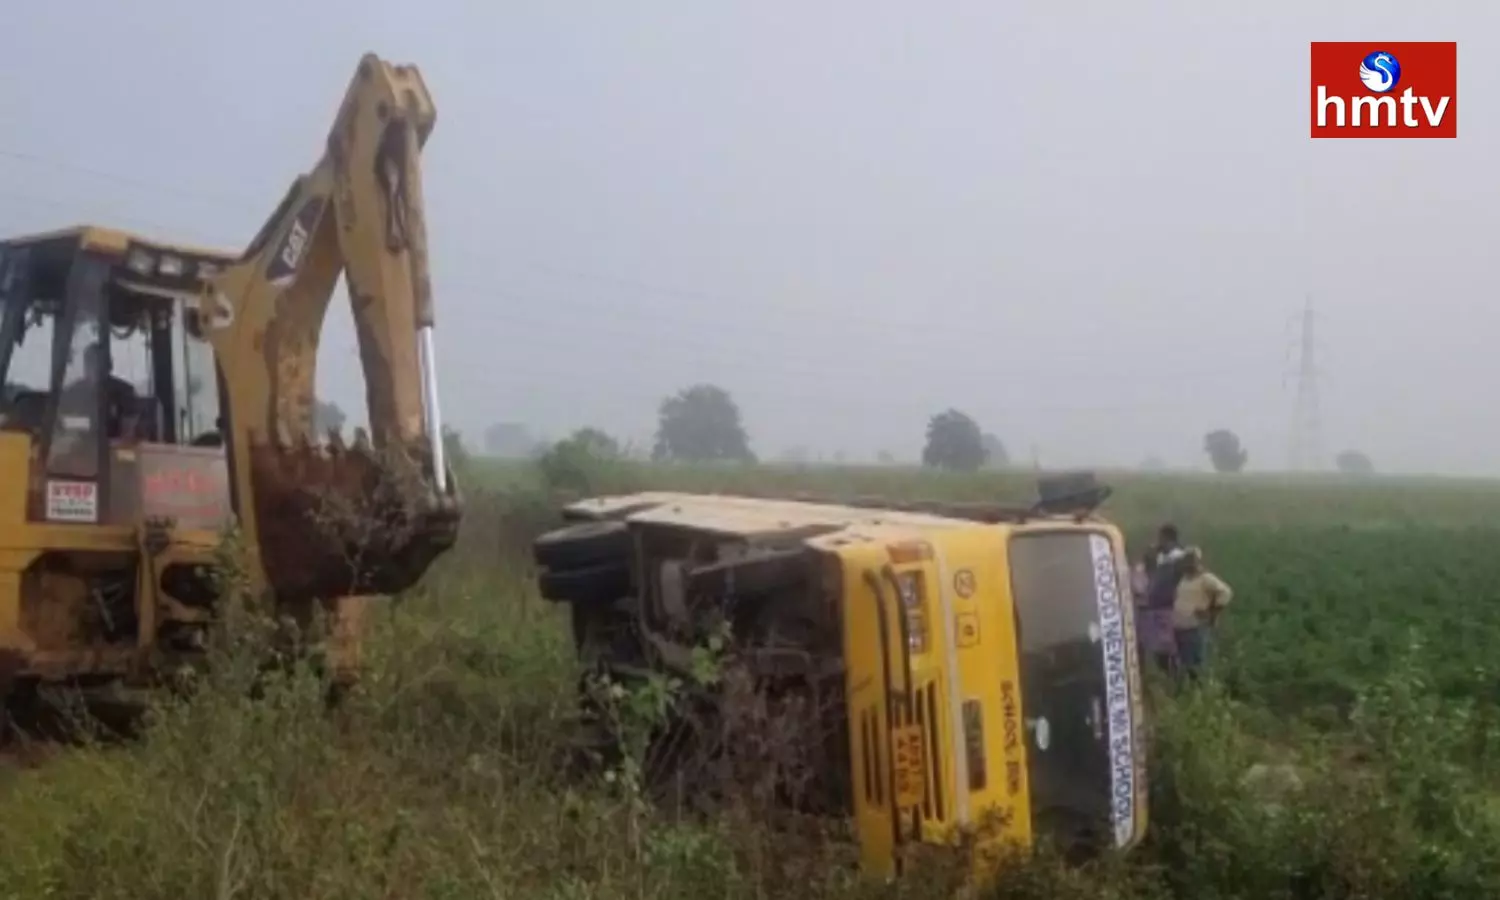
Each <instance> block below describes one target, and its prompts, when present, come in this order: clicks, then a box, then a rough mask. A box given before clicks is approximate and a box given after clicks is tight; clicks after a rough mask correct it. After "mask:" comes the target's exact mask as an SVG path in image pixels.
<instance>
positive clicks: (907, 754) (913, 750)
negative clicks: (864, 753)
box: [894, 725, 927, 809]
mask: <svg viewBox="0 0 1500 900" xmlns="http://www.w3.org/2000/svg"><path fill="white" fill-rule="evenodd" d="M894 738H895V740H894V743H895V745H896V751H895V762H896V806H898V807H900V808H903V809H905V808H908V807H912V806H916V805H918V804H919V803H921V802H922V797H923V795H924V794H925V793H926V790H925V789H926V785H927V777H926V776H927V771H926V768H927V767H926V766H925V765H923V759H922V755H923V754H922V731H921V729H920V728H918V727H917V726H916V725H900V726H897V727H896V733H895V735H894Z"/></svg>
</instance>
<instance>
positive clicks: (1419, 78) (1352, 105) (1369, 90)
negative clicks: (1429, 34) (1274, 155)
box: [1309, 41, 1458, 138]
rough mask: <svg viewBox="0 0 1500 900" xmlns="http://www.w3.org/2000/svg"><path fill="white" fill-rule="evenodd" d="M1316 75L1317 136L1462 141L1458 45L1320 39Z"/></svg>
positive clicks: (1313, 94)
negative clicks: (1460, 132)
mask: <svg viewBox="0 0 1500 900" xmlns="http://www.w3.org/2000/svg"><path fill="white" fill-rule="evenodd" d="M1382 54H1383V56H1382ZM1367 61H1369V63H1370V64H1369V65H1367ZM1311 74H1312V81H1311V85H1310V86H1309V87H1310V97H1311V102H1310V107H1311V108H1310V110H1309V111H1310V114H1311V115H1310V118H1311V125H1312V136H1313V137H1315V138H1456V137H1458V43H1457V42H1456V41H1398V42H1393V43H1388V44H1379V43H1351V42H1346V41H1337V42H1329V41H1313V42H1312V67H1311ZM1393 75H1394V76H1396V77H1394V78H1392V76H1393Z"/></svg>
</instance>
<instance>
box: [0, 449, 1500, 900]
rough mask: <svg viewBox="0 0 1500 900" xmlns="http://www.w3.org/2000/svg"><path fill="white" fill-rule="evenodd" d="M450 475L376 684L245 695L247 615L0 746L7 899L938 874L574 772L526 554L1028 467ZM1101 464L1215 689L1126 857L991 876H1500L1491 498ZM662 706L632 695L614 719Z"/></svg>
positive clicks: (1110, 886)
mask: <svg viewBox="0 0 1500 900" xmlns="http://www.w3.org/2000/svg"><path fill="white" fill-rule="evenodd" d="M468 469H469V471H468V472H467V473H466V478H465V484H466V490H467V494H468V496H467V502H468V514H467V519H466V521H465V525H464V532H463V535H462V539H461V546H460V547H459V549H458V550H457V551H455V552H454V553H452V554H450V556H449V557H448V558H446V559H445V560H443V562H442V564H441V566H440V568H439V569H438V570H437V571H435V572H433V573H432V575H431V576H430V577H429V579H428V580H427V582H426V583H425V585H424V586H423V587H422V588H421V589H419V590H416V591H413V592H412V593H411V594H409V595H407V596H402V597H399V598H396V599H394V600H391V601H387V602H383V603H382V604H381V605H380V606H379V607H378V608H377V611H376V613H375V614H374V616H373V619H372V621H371V622H370V623H369V624H370V628H371V633H372V641H371V645H370V647H369V650H368V658H367V663H368V666H369V672H368V675H367V678H366V680H365V682H364V683H363V684H362V685H361V687H360V688H359V689H358V690H357V691H355V692H354V693H353V694H352V695H351V696H349V697H348V698H347V699H346V700H345V702H344V704H343V705H342V706H340V707H339V708H338V709H337V710H336V711H335V712H333V713H330V712H328V711H327V710H326V709H325V705H324V686H323V685H322V684H321V683H320V682H319V680H318V677H317V676H316V675H315V674H314V673H313V672H311V671H304V670H296V671H292V672H290V673H288V674H286V675H284V676H280V677H278V678H276V679H274V680H272V681H271V682H269V683H266V684H264V685H263V686H262V688H261V689H260V690H259V692H258V694H259V695H258V696H256V697H254V698H253V699H252V698H251V697H250V696H249V694H250V693H251V692H250V690H249V686H250V684H251V682H252V680H254V676H253V671H252V666H250V665H249V663H248V661H249V660H250V659H251V657H252V655H253V653H252V651H254V650H255V645H256V641H257V637H256V635H257V634H258V631H257V629H256V628H255V627H254V624H255V621H256V620H255V619H254V616H253V611H252V610H238V611H236V612H235V613H234V614H233V615H231V616H229V617H228V619H229V624H230V625H232V626H233V627H230V628H226V629H225V630H224V632H223V634H221V635H220V643H219V645H218V646H216V647H215V649H214V654H215V659H216V661H217V662H218V665H217V666H216V668H215V669H214V671H213V672H212V673H211V674H210V675H209V676H207V677H206V678H205V679H204V681H203V683H202V684H201V685H200V686H199V689H198V690H196V691H195V692H193V693H192V694H191V695H187V696H184V697H181V698H176V699H167V698H162V699H161V700H160V701H159V702H158V703H157V704H156V705H155V707H154V708H153V710H152V712H151V715H150V717H149V720H148V722H147V724H146V726H145V728H144V732H143V734H142V735H141V736H140V737H139V738H138V739H137V740H134V741H129V742H126V743H124V744H119V743H95V742H90V741H85V742H84V743H83V744H82V745H80V746H76V747H70V748H68V749H65V750H58V749H56V748H55V747H53V748H51V749H50V750H49V751H48V752H47V753H46V754H45V761H44V762H41V763H40V764H35V765H28V764H25V759H26V757H27V755H28V748H27V747H24V746H23V747H22V748H19V749H18V750H17V752H16V754H15V755H14V756H13V757H12V758H11V759H10V761H9V762H6V763H0V898H17V900H20V898H27V900H30V898H43V897H48V898H78V900H83V898H89V900H115V898H119V900H126V898H129V900H151V898H163V900H165V898H182V897H193V898H197V897H204V898H223V900H228V898H233V897H239V898H297V900H322V898H330V900H331V898H453V900H458V898H475V897H505V898H538V900H550V898H556V900H584V898H662V900H665V898H682V900H700V898H709V897H732V898H741V897H743V898H766V897H807V898H820V897H826V898H834V897H897V896H904V897H938V896H947V895H949V891H950V888H951V883H950V881H949V876H950V875H951V873H950V872H946V871H945V870H944V869H943V868H942V867H941V865H938V866H937V868H936V871H934V873H933V874H931V875H929V876H925V877H922V878H920V879H912V880H910V881H908V882H905V883H901V884H896V885H870V884H864V883H862V882H861V881H860V880H859V878H858V877H857V876H856V875H855V874H854V872H853V870H852V864H851V860H850V856H851V854H850V848H849V845H848V841H847V835H845V834H843V833H842V831H841V826H840V825H839V824H838V823H809V822H800V821H795V820H792V819H789V818H787V817H784V816H779V815H777V814H776V813H775V812H774V811H773V809H772V808H770V807H768V806H766V805H764V804H762V803H759V802H758V801H757V800H756V798H755V797H754V796H752V795H736V794H730V795H729V796H728V799H726V800H725V801H724V802H723V803H721V804H719V805H718V806H717V807H716V808H715V809H714V811H713V812H712V813H711V814H708V815H704V814H701V813H698V812H696V811H689V809H688V807H687V806H685V805H681V804H668V805H663V804H653V803H648V802H646V801H645V799H644V798H643V797H642V796H641V794H640V793H639V791H637V790H635V786H636V780H635V779H634V778H633V777H632V770H631V769H630V767H629V766H628V765H626V766H615V767H611V768H609V769H608V770H606V771H604V772H602V773H595V774H588V775H584V776H579V775H578V774H577V773H576V772H574V771H573V770H572V767H571V766H570V761H571V759H572V754H570V753H569V751H568V735H569V733H570V729H569V726H570V722H571V716H572V692H573V688H574V684H575V681H576V676H577V673H576V671H575V669H574V665H573V662H572V660H571V657H570V644H569V637H568V626H567V622H566V620H565V618H564V617H563V616H562V615H561V614H560V612H559V611H558V610H556V609H554V608H552V607H550V606H549V605H547V604H545V603H544V602H542V601H540V600H539V599H538V598H537V597H536V596H535V594H534V593H533V592H532V591H531V590H530V588H529V587H528V580H527V576H528V571H527V565H526V556H525V550H526V542H527V540H528V539H529V537H530V536H532V535H534V534H536V533H537V532H538V531H540V530H542V529H544V528H546V527H548V526H549V525H550V524H552V521H553V520H552V507H553V502H554V500H555V498H556V497H557V496H559V495H561V494H566V493H570V492H571V493H582V492H585V491H615V490H626V489H634V488H647V487H650V488H677V489H692V490H726V491H745V492H755V493H761V494H779V495H792V494H795V493H798V492H802V491H812V492H817V493H820V494H825V495H841V496H846V497H855V496H870V495H876V494H880V495H886V496H893V497H900V498H905V499H917V498H929V497H931V498H954V499H971V500H972V499H992V500H1004V499H1015V500H1018V501H1020V500H1023V499H1025V498H1026V497H1027V496H1028V495H1029V493H1030V491H1031V486H1032V478H1031V476H1030V475H1029V474H1027V473H1005V472H997V473H988V474H976V475H940V474H932V473H929V472H919V471H905V470H900V469H895V468H890V467H884V468H873V467H872V468H864V469H861V468H836V469H834V468H829V469H823V468H813V467H766V466H749V465H741V464H733V465H725V466H718V467H683V466H668V465H654V466H653V465H644V464H627V463H601V462H599V461H598V460H597V459H596V458H595V457H593V456H592V455H590V454H589V453H587V452H584V451H579V452H576V453H562V454H552V455H550V456H549V457H547V458H545V459H543V460H542V461H541V462H538V463H516V464H497V463H490V462H485V461H483V460H475V461H471V462H470V463H468ZM1106 480H1108V481H1110V482H1111V483H1113V484H1115V485H1116V486H1117V492H1116V494H1115V496H1114V497H1112V498H1111V500H1110V501H1109V503H1108V505H1107V511H1108V512H1109V514H1111V515H1112V516H1113V517H1115V518H1116V519H1117V520H1118V521H1120V522H1121V523H1122V524H1123V525H1124V526H1125V527H1126V528H1127V530H1128V532H1129V534H1130V535H1131V536H1132V539H1133V541H1134V543H1135V546H1137V547H1138V548H1139V547H1142V546H1144V542H1145V541H1146V540H1147V539H1148V538H1149V536H1150V533H1151V531H1152V530H1153V529H1154V527H1155V526H1156V524H1157V523H1159V522H1160V521H1163V520H1168V519H1170V520H1172V521H1175V522H1176V523H1177V524H1178V525H1179V526H1180V527H1181V528H1182V530H1183V532H1184V535H1185V537H1186V538H1187V539H1188V540H1189V541H1191V542H1193V543H1197V544H1200V545H1202V546H1203V547H1204V548H1205V551H1206V558H1207V563H1208V565H1209V566H1210V567H1211V568H1213V569H1214V570H1215V571H1217V572H1218V573H1219V574H1220V575H1221V576H1222V577H1224V578H1225V579H1226V580H1227V581H1229V583H1230V584H1231V585H1232V586H1233V587H1234V588H1235V590H1236V595H1237V599H1236V605H1235V607H1234V608H1233V609H1232V610H1231V612H1230V614H1229V616H1228V619H1227V621H1226V622H1225V624H1224V626H1223V629H1222V634H1221V640H1220V642H1219V645H1218V653H1217V657H1216V660H1215V664H1214V672H1213V677H1212V678H1211V679H1209V680H1208V682H1207V683H1205V684H1203V685H1202V686H1199V687H1194V688H1186V689H1171V688H1169V687H1168V686H1167V685H1164V684H1160V683H1158V684H1156V685H1155V686H1154V691H1155V696H1154V703H1155V720H1154V729H1153V738H1152V740H1153V746H1152V767H1153V791H1154V797H1153V816H1154V821H1153V826H1152V833H1151V837H1150V839H1149V841H1148V842H1147V844H1146V845H1145V846H1144V847H1142V848H1141V849H1140V850H1139V851H1138V852H1137V853H1136V854H1134V855H1133V856H1132V857H1131V858H1130V859H1127V860H1105V861H1102V862H1100V863H1097V864H1093V865H1090V866H1087V867H1085V868H1083V869H1078V870H1072V869H1068V868H1066V867H1064V866H1062V865H1060V864H1059V863H1057V862H1056V861H1055V860H1054V859H1052V858H1051V857H1050V856H1049V855H1047V854H1042V855H1041V856H1039V857H1038V858H1037V859H1035V860H1032V861H1028V862H1025V863H1020V862H1018V863H1017V864H1016V865H1015V866H1014V867H1013V868H1012V869H1010V870H1009V871H1008V872H1007V874H1006V875H1005V876H1004V877H1003V878H1002V879H1001V881H1000V883H998V884H997V885H995V886H994V887H993V888H992V890H993V892H994V893H995V895H996V896H1005V897H1022V898H1030V897H1036V898H1058V900H1062V898H1104V897H1112V898H1169V897H1173V898H1193V900H1212V898H1323V897H1327V898H1371V900H1373V898H1391V900H1422V898H1439V897H1441V898H1485V897H1500V800H1497V798H1500V712H1497V711H1500V655H1497V653H1496V650H1497V648H1500V591H1497V589H1496V587H1495V586H1496V584H1497V583H1500V553H1497V552H1496V550H1495V548H1496V547H1497V546H1500V486H1497V485H1491V484H1485V483H1473V482H1445V481H1401V480H1396V479H1384V478H1365V479H1345V480H1338V479H1334V480H1314V479H1270V478H1258V477H1253V476H1249V475H1244V474H1241V475H1233V476H1221V477H1202V478H1188V477H1169V476H1150V477H1147V476H1142V475H1126V474H1120V475H1118V476H1115V475H1109V476H1106ZM665 699H669V698H667V697H665V696H645V697H638V696H632V697H627V698H623V700H624V701H625V702H624V703H622V707H621V709H622V721H624V722H625V723H626V724H627V725H628V724H629V723H630V722H632V721H639V720H641V719H643V718H649V717H650V716H651V715H652V714H653V710H654V709H655V707H654V706H653V704H659V703H660V702H663V701H664V700H665ZM46 749H47V748H36V749H33V750H31V751H30V752H33V753H37V754H40V753H42V752H43V750H46ZM18 760H19V761H18Z"/></svg>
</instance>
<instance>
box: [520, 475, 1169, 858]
mask: <svg viewBox="0 0 1500 900" xmlns="http://www.w3.org/2000/svg"><path fill="white" fill-rule="evenodd" d="M1107 493H1108V488H1107V487H1106V486H1103V485H1099V484H1097V482H1094V481H1093V479H1092V476H1091V475H1088V474H1087V473H1071V474H1069V475H1064V476H1055V477H1052V478H1049V479H1047V480H1046V482H1044V484H1043V485H1042V492H1041V496H1040V497H1039V499H1038V501H1037V502H1036V503H1034V504H1032V505H1030V506H1027V507H1021V508H1006V507H1001V506H994V505H989V504H953V503H933V504H903V503H898V502H893V501H890V500H884V499H878V498H877V499H866V500H860V501H845V502H836V501H835V500H828V499H822V500H821V501H820V502H811V501H812V500H815V499H818V498H807V499H806V500H797V501H789V500H785V499H772V498H760V497H746V496H718V495H703V494H675V493H643V494H631V495H624V496H608V497H596V498H591V499H586V500H580V501H577V502H575V503H572V504H570V505H567V506H566V507H564V508H563V511H562V512H563V517H564V518H565V519H567V520H572V524H568V525H566V526H565V527H563V528H560V529H557V530H554V531H551V532H549V533H547V534H544V535H542V536H541V537H540V538H538V539H537V540H536V542H535V544H534V555H535V559H536V562H537V563H538V566H539V569H538V576H537V578H538V588H539V590H540V592H541V594H542V595H543V596H544V597H546V598H548V599H550V600H553V601H555V602H558V603H563V604H566V605H567V606H568V607H569V608H570V610H571V612H572V620H573V625H574V638H575V642H576V646H577V650H578V654H579V656H580V658H581V659H582V660H583V661H584V662H585V663H586V665H587V666H588V667H589V668H592V669H595V670H596V671H597V672H598V673H599V674H601V675H604V676H605V677H606V678H607V679H608V680H610V681H613V682H614V683H615V684H616V685H623V686H624V687H625V688H626V691H627V695H628V692H629V690H630V686H631V685H633V684H644V683H646V680H647V679H649V677H650V676H651V675H652V674H654V673H662V672H665V673H672V674H674V675H675V676H676V677H677V680H678V681H679V682H680V683H683V684H688V683H692V681H693V679H694V678H695V675H694V672H695V670H696V667H697V666H698V665H699V660H701V656H699V655H698V654H696V653H695V648H696V649H701V648H702V647H703V646H705V643H704V638H705V636H708V640H709V641H712V640H713V637H712V636H713V635H715V634H718V635H719V636H720V640H721V641H722V632H720V631H718V630H717V629H719V628H720V627H721V626H722V625H725V624H727V625H728V633H729V634H730V635H732V638H731V640H730V642H729V644H730V646H731V647H732V648H733V651H732V653H731V657H732V659H733V660H735V663H736V665H739V666H743V669H742V671H748V673H749V674H750V676H751V679H752V681H753V683H754V684H756V685H757V686H758V690H759V691H760V692H761V695H762V696H763V697H766V698H772V697H776V698H782V699H783V700H785V699H792V700H794V701H795V702H794V703H792V704H791V705H785V706H778V707H777V708H779V709H802V710H812V715H811V716H808V717H806V718H797V719H795V724H793V725H791V726H788V724H787V718H788V717H787V716H784V715H780V714H773V715H772V716H771V717H770V720H769V721H776V722H777V724H778V726H779V728H781V729H783V730H785V729H787V728H788V727H790V728H791V729H792V730H795V729H803V730H805V731H806V732H809V734H807V735H805V739H804V740H802V741H800V742H797V746H798V749H795V750H794V751H793V752H792V754H784V755H788V756H790V755H800V757H801V762H800V763H799V768H800V769H801V770H802V771H803V772H804V773H805V774H807V773H810V774H811V776H812V782H813V783H814V784H815V785H816V786H817V787H818V788H819V793H820V795H821V797H820V799H819V801H818V802H817V803H816V804H813V805H811V806H810V807H809V806H804V809H808V808H812V809H814V810H815V811H817V812H821V813H823V814H825V815H828V814H832V815H841V816H844V817H846V818H847V819H848V820H849V821H850V822H851V823H852V825H853V829H854V832H855V834H856V835H857V838H858V842H859V846H860V859H861V863H862V867H863V868H864V869H865V870H866V871H868V872H870V873H872V874H875V875H879V876H885V877H891V876H895V875H899V874H901V873H902V872H903V871H906V870H908V869H909V868H910V866H911V860H912V859H914V858H916V857H918V856H920V854H913V853H912V852H911V851H913V850H915V849H920V848H931V847H952V846H955V845H957V844H960V843H967V846H969V847H970V848H971V849H973V850H975V851H977V852H975V853H974V854H973V855H972V856H971V857H970V860H971V865H972V868H971V870H970V871H971V874H972V875H973V876H974V877H975V878H976V879H977V878H982V877H983V876H984V875H985V874H987V873H989V872H992V871H993V866H994V865H996V864H998V860H999V859H1000V857H1001V854H1002V852H1003V851H1004V850H1005V849H1006V848H1013V849H1023V850H1024V849H1026V848H1030V847H1033V846H1035V845H1037V844H1038V843H1039V842H1041V841H1043V840H1046V841H1050V842H1053V843H1055V844H1057V845H1061V848H1062V849H1063V850H1064V851H1065V852H1067V851H1071V852H1073V853H1077V854H1080V855H1083V856H1087V855H1091V854H1093V853H1097V852H1099V851H1101V850H1104V849H1110V848H1112V849H1116V850H1122V851H1123V850H1128V849H1130V848H1132V847H1134V846H1136V845H1137V844H1138V843H1139V842H1140V841H1141V839H1142V837H1143V836H1144V833H1145V829H1146V825H1147V809H1146V792H1147V786H1146V777H1147V773H1146V764H1145V761H1146V754H1145V741H1144V733H1145V726H1144V722H1143V718H1144V714H1145V709H1144V704H1143V702H1142V687H1141V673H1140V671H1139V667H1138V663H1137V658H1136V652H1135V647H1136V636H1135V627H1134V621H1133V616H1132V609H1131V603H1130V602H1129V599H1128V598H1129V597H1130V592H1129V578H1128V571H1127V563H1126V559H1127V558H1126V555H1125V545H1124V538H1123V536H1122V534H1121V532H1120V530H1119V529H1118V528H1117V527H1116V526H1115V525H1114V524H1112V523H1111V522H1109V521H1108V520H1106V519H1104V518H1102V517H1101V516H1099V515H1097V514H1096V513H1095V512H1094V507H1096V506H1097V505H1098V503H1099V502H1102V500H1103V498H1104V497H1105V496H1107ZM707 646H712V644H711V643H710V644H708V645H707ZM722 683H723V682H722V681H721V682H720V684H722ZM592 693H598V692H592ZM605 693H606V695H607V692H605ZM590 696H591V692H589V691H584V692H583V693H582V697H581V699H582V700H583V707H584V710H585V711H589V712H596V711H597V710H598V707H597V706H596V705H595V704H593V703H591V702H590ZM692 701H693V702H691V703H690V704H687V706H688V708H689V712H688V713H687V714H686V715H687V716H690V717H691V721H686V720H685V721H684V722H680V723H673V724H669V725H668V726H667V727H664V728H662V729H661V730H660V732H659V741H660V744H661V746H663V747H669V746H670V747H673V748H675V747H681V746H699V747H704V748H708V751H709V752H714V753H728V754H732V753H734V752H737V750H736V747H737V746H738V745H739V744H740V743H748V744H751V745H760V744H762V743H763V742H764V741H765V740H767V738H766V736H765V735H764V734H760V733H756V734H747V735H744V736H743V737H742V738H740V739H736V738H734V737H730V738H727V739H726V738H722V737H720V736H721V735H723V734H724V733H725V727H726V726H725V724H724V723H725V722H727V721H730V720H731V719H732V718H733V716H734V711H733V710H731V709H729V708H728V706H729V704H730V703H731V697H730V695H729V694H728V693H726V692H725V689H723V688H722V687H713V688H712V689H711V692H710V694H709V695H708V696H706V697H705V696H701V695H695V696H694V697H693V698H692ZM750 706H751V707H756V706H757V704H750ZM704 710H708V712H704ZM595 718H596V720H607V718H608V716H607V715H605V716H595ZM757 721H759V720H757ZM763 724H764V723H763ZM684 731H685V732H687V735H686V736H685V737H684V736H683V732H684ZM698 736H706V738H707V740H706V741H702V740H699V739H698ZM601 737H602V738H603V744H604V745H608V744H609V743H610V740H611V739H610V737H609V735H608V734H602V735H601ZM603 749H605V752H608V748H607V746H605V747H604V748H603ZM673 752H674V753H675V755H674V756H671V757H667V759H668V762H666V763H664V764H662V765H663V768H664V769H665V771H663V772H662V774H663V775H667V776H669V777H668V778H667V779H664V780H671V779H681V778H682V777H683V776H682V771H681V768H680V767H677V766H676V764H675V763H674V762H673V760H681V759H686V758H687V757H686V756H685V755H684V754H683V753H680V752H676V751H675V750H674V751H673ZM653 762H654V761H653ZM777 765H781V764H780V763H778V764H777ZM729 768H730V769H731V770H732V769H733V766H730V767H729ZM702 769H703V770H704V771H707V772H710V773H716V772H722V771H725V767H724V766H722V765H721V764H716V763H710V764H709V765H708V766H704V767H702ZM709 777H710V779H713V778H717V777H718V776H717V775H714V774H710V776H709ZM710 789H712V788H710Z"/></svg>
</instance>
